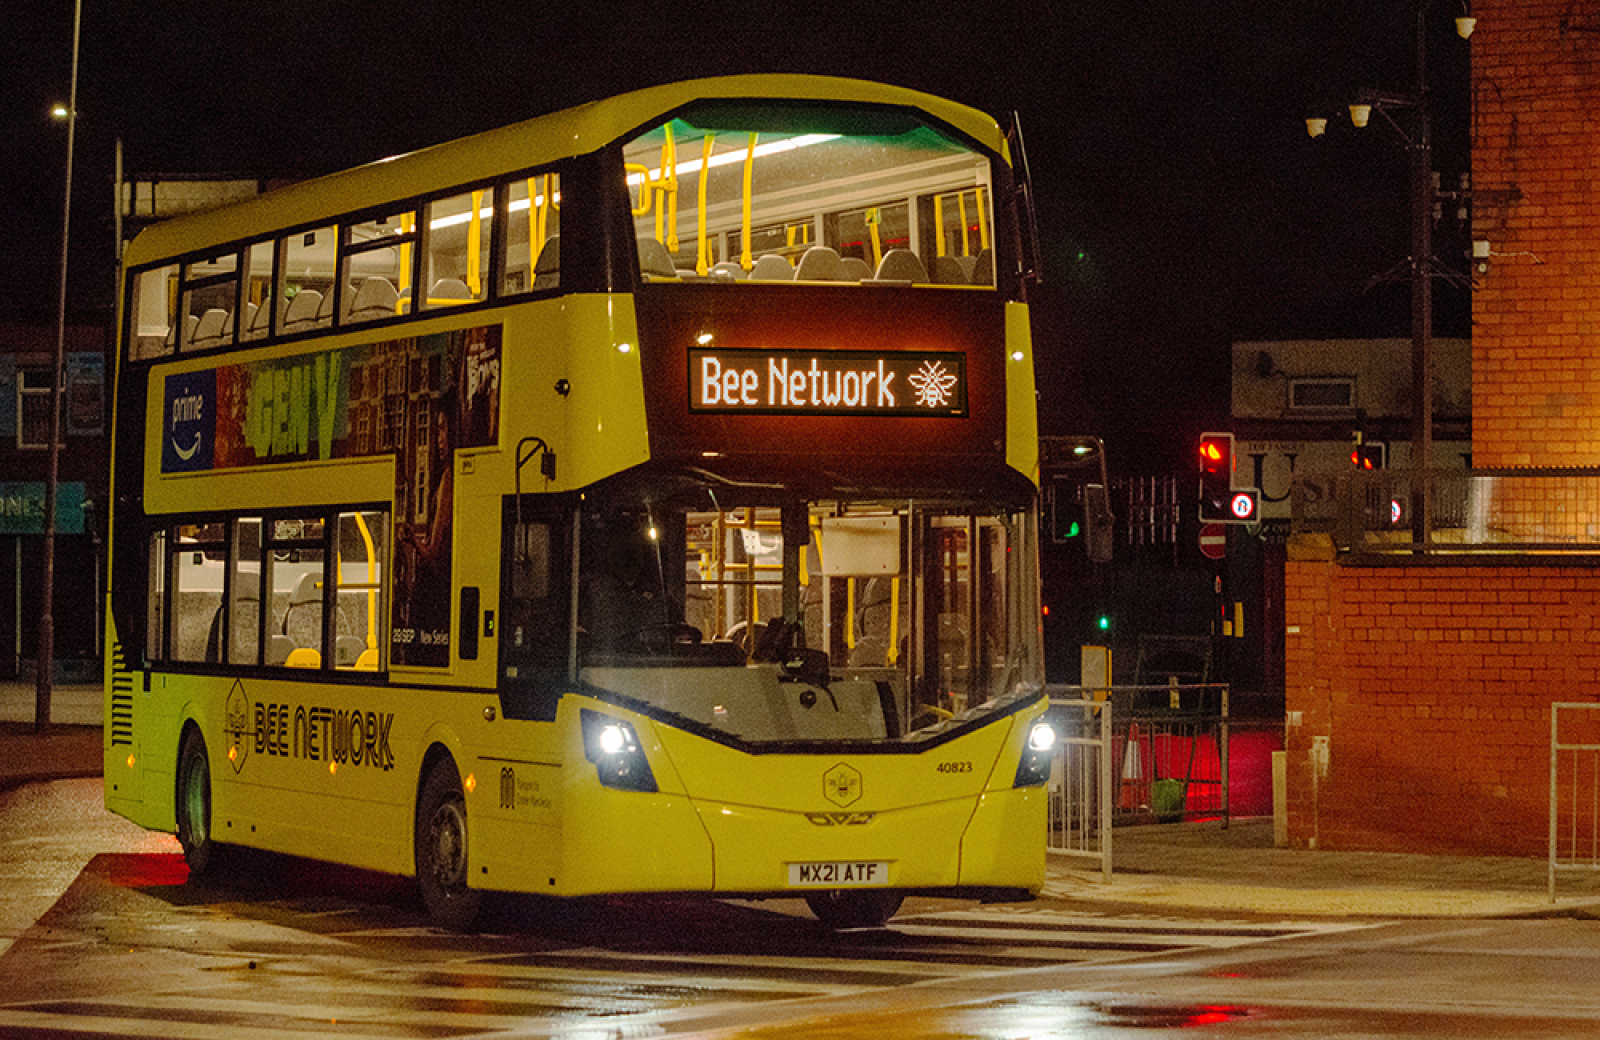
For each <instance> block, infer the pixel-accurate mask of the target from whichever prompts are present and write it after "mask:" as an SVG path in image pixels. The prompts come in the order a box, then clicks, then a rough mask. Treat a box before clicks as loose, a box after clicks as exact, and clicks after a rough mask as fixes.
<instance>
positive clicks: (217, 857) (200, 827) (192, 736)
mask: <svg viewBox="0 0 1600 1040" xmlns="http://www.w3.org/2000/svg"><path fill="white" fill-rule="evenodd" d="M176 811H177V817H178V821H177V822H178V844H179V845H181V846H183V859H184V862H185V863H187V864H189V876H190V877H191V878H200V877H205V876H206V875H207V874H214V873H216V870H217V866H218V864H219V863H220V862H221V860H222V850H221V848H220V846H218V844H217V842H216V841H215V840H213V839H212V837H211V760H210V758H209V757H207V755H206V742H205V738H204V737H202V736H201V735H200V734H199V733H198V732H197V731H195V730H192V729H191V730H189V731H188V732H187V733H186V734H185V735H184V738H183V744H182V746H181V747H180V749H179V751H178V789H177V805H176Z"/></svg>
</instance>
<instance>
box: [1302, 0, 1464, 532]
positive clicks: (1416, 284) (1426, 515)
mask: <svg viewBox="0 0 1600 1040" xmlns="http://www.w3.org/2000/svg"><path fill="white" fill-rule="evenodd" d="M1428 3H1429V0H1417V5H1416V14H1417V26H1416V31H1417V40H1416V43H1417V61H1416V82H1415V85H1414V87H1413V89H1412V91H1411V92H1410V93H1391V92H1387V91H1378V90H1365V89H1364V90H1362V91H1360V92H1359V93H1358V94H1357V96H1356V101H1355V103H1354V104H1352V105H1351V106H1350V121H1351V123H1353V124H1354V125H1355V126H1356V127H1357V128H1358V129H1359V128H1362V127H1365V126H1366V125H1367V123H1368V122H1369V121H1370V119H1371V117H1372V113H1373V112H1374V111H1376V112H1377V113H1378V114H1379V115H1380V116H1381V117H1382V118H1383V120H1384V121H1385V122H1387V123H1388V124H1389V126H1390V127H1391V128H1392V129H1393V130H1394V131H1395V132H1396V133H1397V134H1399V135H1400V139H1401V140H1402V141H1403V142H1404V143H1405V147H1406V153H1407V157H1408V159H1409V174H1408V177H1407V182H1408V195H1409V197H1410V203H1411V255H1410V256H1409V257H1408V258H1407V261H1406V263H1407V265H1408V266H1409V268H1410V275H1411V386H1412V395H1413V401H1412V447H1411V453H1412V461H1411V469H1412V472H1413V475H1414V476H1413V480H1414V481H1415V484H1414V486H1413V487H1412V502H1413V508H1412V516H1411V529H1412V538H1413V541H1414V542H1415V543H1416V545H1417V548H1418V549H1419V550H1420V551H1426V549H1427V543H1428V542H1429V541H1430V540H1431V539H1432V536H1433V481H1432V479H1431V476H1430V471H1431V470H1432V469H1433V382H1434V380H1433V278H1434V275H1435V274H1438V273H1448V272H1443V271H1442V269H1441V268H1440V267H1439V265H1438V263H1437V262H1436V261H1435V259H1434V256H1433V207H1434V202H1435V200H1436V192H1435V190H1434V185H1433V131H1432V126H1431V125H1430V121H1429V118H1428V78H1427V76H1428V37H1427V13H1428ZM1455 25H1456V33H1457V35H1459V36H1460V37H1461V38H1462V39H1467V38H1468V37H1470V36H1471V35H1472V31H1473V29H1474V28H1476V26H1477V19H1475V18H1471V17H1467V16H1465V15H1463V16H1462V17H1459V18H1457V19H1456V20H1455ZM1393 109H1408V110H1410V112H1411V127H1410V130H1409V131H1408V130H1407V129H1406V127H1404V126H1402V125H1401V124H1400V123H1398V122H1396V121H1395V119H1394V117H1393V116H1392V115H1390V114H1389V113H1390V111H1391V110H1393ZM1327 125H1328V121H1327V120H1326V119H1320V118H1312V119H1308V120H1306V130H1307V132H1308V133H1310V135H1311V136H1312V137H1320V136H1322V134H1323V132H1324V131H1325V130H1326V129H1327ZM1383 277H1385V276H1380V277H1379V278H1377V279H1374V282H1376V281H1379V280H1382V278H1383Z"/></svg>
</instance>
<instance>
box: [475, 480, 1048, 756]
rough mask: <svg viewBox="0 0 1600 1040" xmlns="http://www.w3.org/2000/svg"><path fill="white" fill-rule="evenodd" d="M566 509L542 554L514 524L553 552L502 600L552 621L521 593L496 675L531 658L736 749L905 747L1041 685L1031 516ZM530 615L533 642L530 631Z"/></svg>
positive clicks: (670, 491) (652, 500) (685, 493)
mask: <svg viewBox="0 0 1600 1040" xmlns="http://www.w3.org/2000/svg"><path fill="white" fill-rule="evenodd" d="M562 514H563V516H564V520H563V521H561V522H558V523H557V524H555V525H554V526H553V527H552V529H551V532H550V533H548V534H545V533H537V532H535V534H536V538H534V539H530V530H531V529H530V528H529V525H530V524H543V523H546V521H542V520H539V519H538V518H536V517H534V518H530V517H527V516H524V517H523V518H521V519H520V520H518V521H517V522H516V524H517V525H520V529H521V534H520V537H519V536H518V535H516V534H513V542H514V544H522V545H524V546H526V545H528V544H531V543H532V541H534V540H542V541H543V542H547V543H549V544H548V546H547V547H545V548H542V549H539V550H538V551H535V552H533V553H531V556H532V557H533V558H535V559H537V560H542V561H544V562H543V563H542V564H540V566H542V567H544V568H546V569H548V571H549V572H550V573H549V574H548V575H547V576H546V577H542V578H540V579H539V580H537V581H533V580H528V578H527V576H525V575H524V576H523V577H522V579H521V580H519V581H516V582H514V583H513V585H514V586H516V587H517V588H521V589H522V590H524V591H525V592H526V591H527V590H530V589H539V590H544V592H545V593H546V594H547V600H548V603H549V609H546V610H544V611H542V612H541V611H540V610H539V609H538V608H537V605H536V604H530V603H528V602H521V603H519V602H516V601H515V600H516V590H515V588H514V589H513V596H512V600H513V601H512V602H508V603H506V604H505V608H504V609H505V614H504V616H505V617H506V618H507V620H508V621H509V622H510V624H511V627H512V631H511V632H510V633H509V635H510V636H511V639H510V641H509V645H510V647H511V648H512V652H511V655H510V656H509V657H505V658H504V660H503V662H502V663H503V664H508V663H509V667H507V668H505V669H504V674H506V675H507V676H522V677H524V678H526V677H527V676H530V675H532V674H534V672H536V671H538V669H537V668H529V667H528V665H531V664H534V663H535V660H534V659H543V661H544V662H545V664H546V669H545V674H547V675H550V677H551V678H555V676H554V675H553V674H551V673H554V672H558V671H564V672H566V681H567V682H569V683H570V682H572V681H574V680H575V681H576V682H577V683H578V684H579V685H580V686H581V687H582V688H584V689H585V691H586V692H590V693H594V694H596V695H599V696H602V697H603V696H605V695H607V694H612V695H620V696H622V697H625V698H628V699H629V700H631V701H634V702H644V703H645V704H648V705H650V706H651V707H653V708H655V709H658V710H660V711H662V712H664V713H670V714H671V715H672V716H675V717H677V718H679V719H682V720H688V721H690V722H692V723H696V724H698V727H705V728H709V729H711V730H714V731H716V733H717V735H718V736H719V738H731V739H733V740H735V741H737V742H742V743H772V742H778V743H790V742H815V741H829V742H838V741H848V742H863V741H865V742H873V741H883V740H899V739H902V738H906V737H913V738H915V737H918V736H922V735H928V734H931V733H934V732H938V731H939V730H940V729H941V728H942V727H943V726H944V725H946V724H947V723H948V722H949V721H950V720H952V719H955V718H958V717H967V716H969V715H970V714H972V713H974V712H978V711H981V710H984V709H988V708H992V707H996V706H997V705H998V704H1000V703H1010V702H1011V701H1012V700H1013V699H1014V698H1015V697H1017V696H1024V695H1033V694H1036V693H1037V690H1038V688H1039V684H1040V683H1041V682H1042V671H1043V669H1042V665H1041V663H1040V660H1041V659H1040V655H1039V645H1038V625H1037V618H1038V599H1037V585H1038V579H1037V571H1036V569H1035V567H1034V565H1033V564H1032V562H1031V561H1032V560H1033V559H1034V554H1033V538H1034V521H1033V512H1032V508H1031V505H1028V506H1025V507H1019V508H1013V509H1000V508H995V507H993V506H988V507H985V506H983V505H981V504H979V503H975V502H952V501H949V500H940V501H937V502H935V501H930V500H916V499H896V500H890V499H884V498H873V499H865V498H856V499H849V498H844V497H830V498H821V497H812V498H802V497H799V496H798V495H795V494H794V493H792V492H788V491H786V490H785V489H782V488H777V487H761V488H750V487H748V486H725V485H722V484H714V483H711V482H700V481H695V480H686V479H681V478H680V479H678V480H676V481H674V482H673V483H672V484H671V485H670V486H665V485H663V486H656V487H653V488H651V489H649V491H648V492H645V491H641V490H640V489H639V488H638V487H634V488H632V489H631V493H630V494H629V495H626V496H624V495H620V494H615V493H613V494H604V493H598V494H597V493H595V492H593V491H591V492H590V493H589V494H586V495H584V496H582V498H581V499H580V500H578V501H576V502H572V501H571V500H568V504H567V505H566V506H565V507H564V508H563V510H562ZM509 519H510V518H509V517H508V520H509ZM513 526H516V525H513ZM569 539H570V540H569ZM558 543H564V547H565V549H566V551H561V546H560V545H559V544H558ZM573 550H575V554H576V560H577V566H576V567H575V568H574V567H572V566H571V563H570V561H571V559H572V556H570V555H568V553H569V552H571V551H573ZM523 555H524V556H529V555H530V554H529V553H526V552H524V553H523ZM515 570H516V567H513V571H515ZM568 575H570V576H571V577H570V578H567V576H568ZM564 578H565V579H566V580H563V579H564ZM572 581H575V585H573V584H570V582H572ZM563 599H565V601H566V603H567V604H569V607H568V609H567V610H566V611H562V610H561V609H560V601H561V600H563ZM562 613H565V614H566V615H567V616H569V617H570V618H571V626H570V629H569V630H568V631H569V636H570V639H569V641H567V642H566V644H565V645H557V644H558V641H559V636H558V635H557V632H559V629H558V628H557V627H556V625H554V624H549V622H553V621H554V620H555V617H556V616H558V615H560V614H562ZM536 615H537V616H542V617H543V618H544V619H546V623H544V624H540V625H539V626H538V627H539V628H540V629H541V630H542V631H524V627H523V626H524V624H525V622H524V621H523V620H521V619H524V618H528V619H530V620H531V619H532V618H533V617H534V616H536ZM518 655H521V656H520V658H519V657H518ZM503 657H504V651H503ZM563 657H564V658H565V662H563V661H562V658H563ZM563 663H565V664H566V666H567V667H566V668H562V667H561V665H562V664H563ZM505 685H507V684H505V683H503V686H505ZM511 685H515V684H514V683H513V684H511ZM505 692H506V691H505V690H504V689H503V691H502V694H503V696H504V695H505ZM550 692H551V693H552V694H554V693H555V691H554V690H553V689H552V690H551V691H550Z"/></svg>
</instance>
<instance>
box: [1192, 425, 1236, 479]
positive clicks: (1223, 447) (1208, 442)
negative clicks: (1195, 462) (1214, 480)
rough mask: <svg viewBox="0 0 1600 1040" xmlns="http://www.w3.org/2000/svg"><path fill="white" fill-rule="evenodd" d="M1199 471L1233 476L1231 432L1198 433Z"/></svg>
mask: <svg viewBox="0 0 1600 1040" xmlns="http://www.w3.org/2000/svg"><path fill="white" fill-rule="evenodd" d="M1200 472H1202V473H1220V474H1225V475H1226V476H1228V477H1229V478H1230V479H1231V478H1232V476H1233V434H1231V433H1203V434H1201V435H1200Z"/></svg>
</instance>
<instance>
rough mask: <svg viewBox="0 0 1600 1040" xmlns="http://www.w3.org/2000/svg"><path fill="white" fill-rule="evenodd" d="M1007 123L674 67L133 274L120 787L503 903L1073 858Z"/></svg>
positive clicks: (218, 831)
mask: <svg viewBox="0 0 1600 1040" xmlns="http://www.w3.org/2000/svg"><path fill="white" fill-rule="evenodd" d="M1018 166H1019V164H1014V163H1013V161H1012V158H1011V149H1010V147H1009V146H1008V141H1007V138H1006V136H1005V134H1004V133H1003V132H1002V130H1001V128H1000V127H999V126H998V124H997V123H996V121H995V120H994V119H992V118H990V117H988V116H985V115H982V114H981V113H979V112H976V111H973V110H971V109H969V108H966V107H963V106H961V105H957V104H953V103H951V102H948V101H944V100H940V99H938V98H934V97H928V96H925V95H922V94H919V93H914V92H911V91H908V90H903V89H897V88H893V87H887V86H881V85H876V84H870V83H863V82H857V81H851V80H840V79H831V78H820V77H806V76H742V77H730V78H719V79H708V80H699V81H693V82H685V83H678V84H673V85H669V86H662V87H656V88H651V89H647V90H643V91H639V92H636V93H632V94H627V95H624V96H621V97H617V98H613V99H611V100H607V101H602V102H598V103H594V104H590V105H585V106H583V107H580V108H575V109H572V110H569V111H564V112H559V113H556V114H553V115H548V116H544V117H541V118H538V119H534V120H531V121H528V122H525V123H521V124H518V125H514V126H510V127H506V128H504V129H501V130H496V131H492V132H489V133H484V134H480V135H478V136H474V137H470V138H467V139H464V140H460V141H455V142H452V143H449V144H443V145H440V146H437V147H434V148H430V149H426V150H424V151H420V152H417V153H415V154H411V155H406V156H401V157H398V158H394V159H389V160H385V161H382V162H378V163H374V164H372V165H369V166H365V167H362V168H359V169H355V170H350V171H347V172H344V173H340V174H336V175H333V176H330V177H326V178H322V179H319V180H314V181H310V182H306V183H303V184H298V185H295V186H291V187H287V188H283V189H281V190H278V191H275V192H270V193H268V194H265V195H262V196H260V197H258V198H255V199H252V200H249V201H246V202H243V203H240V204H236V205H233V206H230V207H228V208H225V209H219V210H216V211H213V212H210V213H207V214H203V215H196V216H190V217H184V218H180V219H174V220H171V221H168V222H166V223H163V224H159V225H156V226H154V227H151V228H150V229H148V230H146V231H145V232H144V233H143V234H141V235H140V236H139V237H138V238H137V239H136V240H135V241H134V242H133V243H132V244H131V246H130V247H129V249H128V250H127V254H126V261H125V270H124V277H123V297H122V298H123V309H122V315H123V317H122V328H121V340H120V343H121V346H120V357H119V363H118V378H117V389H116V418H115V428H114V443H113V450H112V454H113V464H112V465H113V473H112V485H113V499H114V503H113V506H112V518H111V550H110V554H111V565H110V567H109V569H108V572H109V587H108V601H109V609H108V612H107V625H108V639H107V645H108V646H109V647H111V648H112V652H111V653H110V654H109V655H108V663H107V670H106V704H105V708H106V720H107V728H106V735H105V754H106V760H105V800H106V805H107V806H108V807H109V808H110V809H112V810H113V811H115V812H117V813H120V814H121V815H123V816H126V817H128V818H129V819H131V820H133V821H135V822H137V823H139V824H141V825H143V826H145V827H149V828H153V829H158V830H165V831H170V832H176V834H177V835H178V838H179V840H180V842H181V843H182V846H183V850H184V854H185V856H186V858H187V860H188V864H189V867H190V870H191V873H193V874H195V875H199V874H203V873H205V872H206V871H208V870H215V869H218V866H219V864H221V863H223V862H225V861H226V860H227V859H228V857H229V854H230V853H231V852H233V851H235V850H236V849H238V848H240V847H252V848H258V849H267V850H273V851H276V852H281V853H288V854H292V855H297V856H304V857H312V858H316V859H322V860H329V861H334V862H338V863H344V864H349V865H353V866H356V867H362V868H368V869H372V870H377V871H386V872H391V873H394V874H399V875H414V876H415V877H416V879H417V881H418V884H419V887H420V889H421V892H422V895H423V897H424V901H425V903H426V905H427V907H428V909H429V911H430V913H431V914H432V915H433V916H434V917H435V918H436V919H437V920H438V921H439V922H440V923H442V924H445V925H448V926H452V927H467V926H470V925H471V923H472V922H473V920H474V918H475V916H476V914H477V912H478V910H479V908H480V904H481V900H482V897H483V893H485V892H487V891H502V892H524V893H542V894H548V895H554V896H580V895H588V894H596V893H619V892H629V893H645V892H673V893H705V894H708V895H711V896H726V897H741V898H764V897H791V898H793V897H804V898H805V899H806V900H807V901H808V902H809V904H810V906H811V907H812V909H813V910H814V912H815V913H816V914H817V915H818V916H819V917H820V918H822V919H823V920H824V921H826V922H828V923H830V924H832V925H835V926H848V925H862V924H869V925H870V924H875V923H881V922H883V921H885V920H887V919H888V917H889V916H890V915H892V914H893V913H894V912H895V910H896V909H897V908H898V906H899V905H900V902H901V900H902V898H903V897H904V896H905V895H907V894H937V895H945V896H956V897H968V898H978V899H1022V898H1027V897H1028V896H1029V895H1030V894H1031V893H1034V892H1036V891H1037V890H1038V888H1039V887H1040V885H1041V884H1042V883H1043V880H1044V819H1045V800H1046V795H1045V788H1044V783H1045V780H1046V778H1047V775H1048V771H1049V759H1050V755H1051V748H1050V743H1051V741H1050V736H1051V735H1050V731H1049V728H1048V727H1047V726H1045V725H1044V723H1043V714H1044V711H1045V707H1046V703H1045V699H1044V697H1043V693H1042V689H1043V675H1044V672H1043V665H1042V660H1041V649H1040V617H1039V597H1038V546H1037V536H1036V510H1035V497H1036V494H1035V493H1036V487H1037V435H1036V429H1035V410H1034V376H1033V368H1032V360H1031V346H1030V340H1029V327H1028V316H1027V309H1026V305H1025V302H1024V296H1023V288H1024V276H1025V274H1026V268H1027V261H1026V257H1025V256H1024V251H1023V250H1022V248H1021V246H1022V244H1023V243H1024V242H1025V240H1026V237H1027V236H1025V235H1023V234H1021V233H1020V232H1019V229H1021V228H1024V227H1026V226H1027V224H1026V220H1027V218H1026V215H1025V214H1024V213H1022V212H1020V210H1021V209H1022V208H1023V206H1024V204H1025V197H1026V190H1025V187H1026V186H1025V183H1024V180H1023V178H1022V177H1021V176H1020V174H1019V171H1018Z"/></svg>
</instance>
